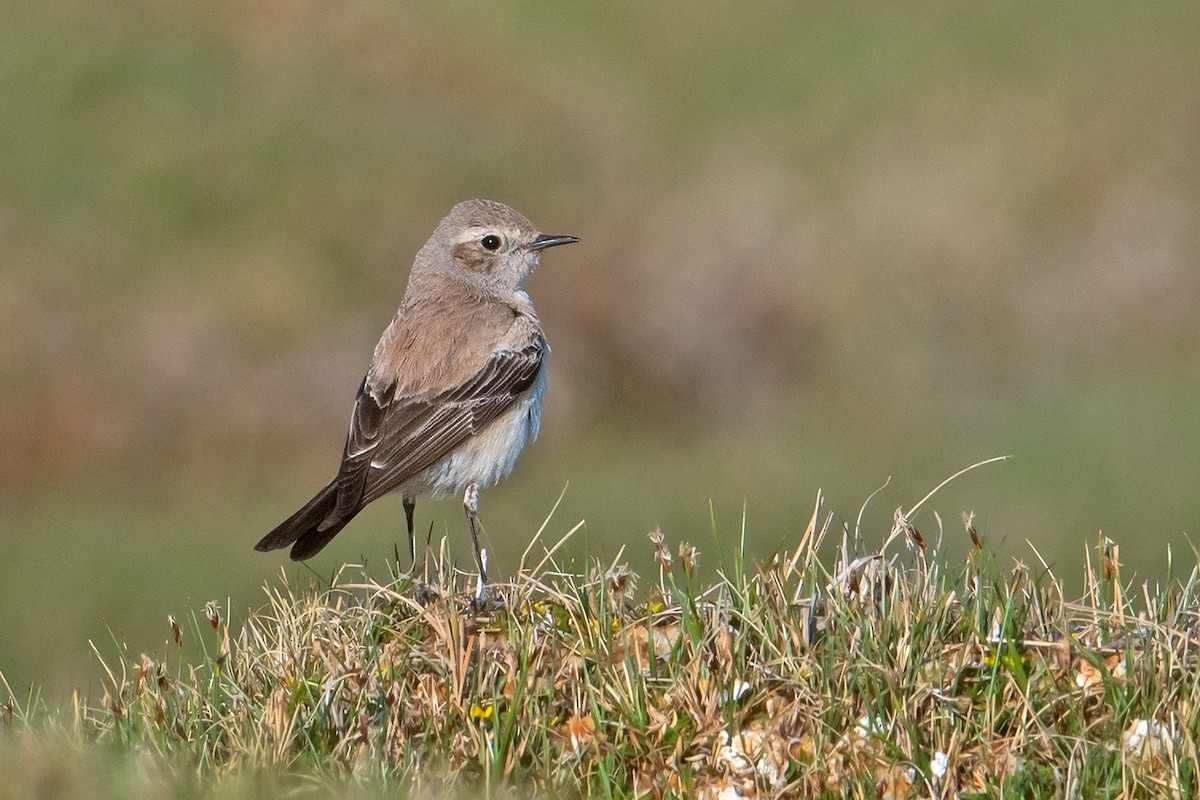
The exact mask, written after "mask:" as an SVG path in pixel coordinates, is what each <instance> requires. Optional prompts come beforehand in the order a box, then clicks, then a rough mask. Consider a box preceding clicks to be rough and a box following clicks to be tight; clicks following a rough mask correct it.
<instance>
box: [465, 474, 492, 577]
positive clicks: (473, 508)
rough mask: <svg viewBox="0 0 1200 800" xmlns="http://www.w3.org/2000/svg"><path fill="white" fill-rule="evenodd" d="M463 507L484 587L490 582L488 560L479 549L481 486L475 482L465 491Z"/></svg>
mask: <svg viewBox="0 0 1200 800" xmlns="http://www.w3.org/2000/svg"><path fill="white" fill-rule="evenodd" d="M463 508H464V509H465V510H466V512H467V522H469V523H470V525H471V543H472V544H473V545H475V563H476V564H478V565H479V583H480V586H481V587H484V586H487V582H488V579H487V561H486V560H485V559H484V557H483V554H482V551H480V549H479V518H478V512H479V487H478V486H476V485H475V484H473V483H472V484H471V485H469V486H468V487H467V490H466V491H465V492H463ZM481 594H482V592H481Z"/></svg>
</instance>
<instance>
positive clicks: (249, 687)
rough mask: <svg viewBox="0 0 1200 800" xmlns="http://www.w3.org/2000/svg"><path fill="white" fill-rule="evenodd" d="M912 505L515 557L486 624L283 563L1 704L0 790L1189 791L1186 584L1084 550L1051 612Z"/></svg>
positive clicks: (441, 570)
mask: <svg viewBox="0 0 1200 800" xmlns="http://www.w3.org/2000/svg"><path fill="white" fill-rule="evenodd" d="M911 516H912V514H911V511H910V512H909V513H907V514H906V513H902V512H901V511H899V510H898V511H897V514H896V521H895V525H894V527H893V528H892V530H891V532H890V534H889V535H888V536H886V537H885V538H884V540H883V542H882V545H881V546H880V544H879V542H878V540H877V541H876V545H875V547H874V548H873V549H868V548H867V543H866V541H865V537H864V536H863V535H861V534H860V532H858V531H855V530H851V529H849V528H848V527H847V528H846V529H843V530H841V531H837V532H836V534H837V535H838V536H840V543H837V542H832V541H831V542H830V544H836V545H837V546H836V548H834V549H836V555H834V556H833V557H832V559H830V558H828V557H826V558H825V559H823V558H822V556H821V553H823V552H826V553H827V552H828V551H829V550H830V548H822V544H823V543H825V542H826V541H827V540H831V539H832V538H833V536H831V519H832V517H831V516H828V515H826V514H825V513H824V512H823V511H822V509H821V503H820V498H818V502H817V506H816V508H815V509H814V512H813V516H812V519H811V521H810V522H809V524H808V526H807V529H806V530H805V532H804V534H803V537H802V539H801V541H800V542H799V543H798V544H797V546H796V547H795V549H794V550H791V551H790V552H781V553H778V554H777V555H776V556H775V557H773V558H772V559H771V560H770V561H769V562H768V563H766V564H763V565H761V566H759V567H757V568H754V569H751V568H749V566H748V565H747V564H745V563H744V562H743V560H742V558H741V552H740V548H737V547H735V546H731V549H734V550H736V551H737V552H735V554H734V556H733V559H732V566H731V568H729V569H727V570H723V571H722V572H721V573H720V576H719V579H718V580H716V581H715V582H713V583H711V584H709V585H705V584H704V582H702V581H701V580H700V579H699V577H698V572H697V558H698V554H697V553H696V551H695V550H694V549H693V548H691V547H690V546H688V545H686V544H682V543H679V544H671V543H668V542H667V541H665V540H664V538H663V537H662V535H661V534H657V533H656V534H651V537H652V539H653V540H654V542H655V546H656V554H657V557H656V563H651V564H647V565H641V567H642V569H641V573H642V574H641V576H639V575H637V574H635V573H634V572H633V571H631V569H630V567H629V566H627V565H624V564H622V563H619V561H618V562H614V563H612V564H607V565H602V564H599V563H597V564H595V565H594V567H593V568H592V569H591V571H590V573H589V574H587V575H578V574H569V573H567V572H564V571H562V570H560V569H559V567H558V565H556V563H555V552H556V550H557V548H558V545H555V546H553V547H549V548H541V550H542V552H543V553H544V555H543V556H541V557H540V558H539V559H537V560H536V562H535V560H533V559H529V558H528V555H529V552H531V551H532V549H533V547H534V545H531V546H530V551H527V552H526V557H527V558H526V559H525V560H523V562H522V568H521V570H520V571H519V573H518V574H517V576H516V577H515V579H514V580H513V581H512V582H511V583H510V584H506V585H504V586H503V587H501V593H502V595H503V598H504V601H505V602H504V606H503V607H502V608H492V609H490V610H478V609H477V608H476V606H478V604H475V603H472V591H471V588H470V581H469V578H467V577H465V576H462V575H456V574H454V572H453V570H452V568H451V567H450V566H449V561H448V559H447V558H446V556H445V552H444V550H443V552H442V553H441V554H440V555H439V556H437V557H431V558H430V559H428V560H427V562H426V565H425V569H424V571H423V574H422V576H421V579H420V580H417V579H415V578H414V577H413V576H411V575H407V574H395V575H394V576H392V577H391V578H390V579H389V580H387V581H384V582H379V581H376V580H373V579H371V578H369V577H366V576H362V577H357V578H356V577H355V576H354V575H353V573H352V570H351V569H350V568H347V569H344V570H343V571H342V572H341V573H340V574H339V575H337V576H336V577H335V578H334V579H333V581H332V582H331V584H330V585H329V586H328V587H325V588H307V589H297V588H295V587H293V586H292V585H290V584H289V582H288V581H287V579H286V577H285V579H284V580H282V581H280V582H279V583H278V584H276V585H273V586H272V587H270V588H269V590H268V591H269V594H270V603H269V605H268V606H267V607H265V608H264V609H263V610H261V611H260V612H258V613H255V614H252V615H250V616H249V617H248V618H247V619H246V620H245V621H244V622H241V623H234V622H233V621H231V620H230V619H229V616H228V612H227V610H225V609H221V608H220V607H218V606H217V605H216V604H213V603H210V604H208V605H207V606H206V607H205V609H204V611H203V614H196V615H194V617H193V618H192V620H191V621H190V624H186V625H184V626H182V628H181V626H179V625H178V624H176V623H175V622H174V620H172V622H171V624H172V626H173V627H174V630H173V638H174V642H175V648H174V652H168V653H164V654H161V655H153V656H152V655H148V654H142V655H138V656H136V657H122V658H119V659H109V663H108V665H107V666H106V670H107V674H108V679H107V686H106V689H105V694H104V696H103V699H102V700H101V701H100V702H99V703H89V702H86V701H84V700H82V699H81V700H79V701H78V702H77V703H76V704H75V708H74V709H72V710H70V711H67V710H61V711H57V712H55V711H52V710H49V709H45V708H44V707H41V704H40V703H38V702H37V701H36V700H32V701H24V702H22V701H19V700H18V699H16V698H12V697H10V698H9V700H8V702H7V705H6V706H4V708H3V710H2V711H3V727H4V728H7V729H8V733H7V734H6V735H4V736H2V737H0V787H8V789H0V797H3V796H20V795H21V793H22V791H28V792H29V793H30V794H38V792H39V791H40V790H41V789H42V788H44V787H45V786H47V785H50V786H53V787H56V791H57V792H59V794H58V796H63V797H83V796H96V795H97V793H98V792H99V793H100V794H102V795H103V794H105V793H106V792H107V793H110V794H112V795H113V796H122V797H141V796H146V797H150V796H155V797H161V796H196V795H200V794H203V795H205V796H212V795H214V794H216V795H218V796H229V797H241V796H247V797H249V796H262V795H264V794H272V793H277V792H284V791H286V792H287V793H289V794H290V795H292V796H307V795H312V796H330V795H336V796H356V797H357V796H364V795H369V796H373V795H375V794H383V793H385V792H387V793H390V794H394V793H395V792H396V791H397V789H400V790H411V791H415V792H417V793H419V794H422V795H426V796H429V795H435V796H440V795H451V796H453V795H457V794H462V793H465V792H468V791H470V792H472V793H478V792H479V791H484V792H486V793H488V794H489V795H494V794H500V795H502V796H507V795H525V794H528V793H533V792H537V793H550V794H556V795H567V796H572V795H577V794H596V795H603V796H608V797H633V796H641V797H670V796H686V797H713V798H716V797H720V798H738V797H776V796H813V797H820V796H829V797H843V796H849V797H885V796H886V797H893V798H903V797H929V796H933V797H951V796H963V797H971V796H979V797H994V796H999V795H1001V794H1003V795H1004V796H1006V797H1010V796H1011V797H1104V796H1118V795H1119V796H1126V797H1166V796H1176V797H1183V796H1196V792H1197V790H1198V789H1200V764H1198V761H1197V752H1196V745H1195V742H1196V738H1197V733H1198V721H1197V720H1198V716H1197V708H1200V691H1198V689H1197V684H1198V682H1200V670H1198V669H1197V659H1196V624H1197V616H1196V611H1197V608H1198V607H1200V597H1198V592H1197V580H1198V572H1197V570H1196V569H1195V568H1193V569H1192V570H1191V572H1190V574H1189V575H1188V576H1187V577H1186V579H1185V580H1182V581H1178V580H1172V581H1170V582H1169V584H1168V585H1167V586H1164V587H1153V588H1151V587H1142V588H1140V589H1138V590H1136V591H1134V590H1133V589H1132V588H1131V587H1130V586H1128V585H1126V584H1125V583H1123V582H1122V580H1121V575H1120V564H1119V550H1118V548H1117V546H1116V545H1114V544H1113V543H1111V542H1101V545H1100V548H1099V550H1098V552H1097V557H1096V559H1094V560H1093V559H1092V558H1091V556H1089V563H1088V573H1087V574H1088V576H1089V577H1088V579H1087V583H1086V587H1085V591H1084V593H1083V596H1082V597H1080V598H1078V599H1074V600H1068V599H1067V598H1066V597H1065V596H1064V589H1063V586H1062V585H1061V582H1060V581H1058V580H1057V579H1056V578H1055V576H1054V575H1053V573H1052V571H1051V570H1050V569H1048V568H1047V567H1045V566H1042V567H1039V568H1030V567H1027V566H1025V565H1020V564H1018V565H1017V566H1016V567H1015V568H1014V569H1011V570H1009V569H1001V568H999V567H998V565H996V564H995V563H993V562H992V561H991V559H990V558H989V556H988V554H987V551H986V549H985V547H984V545H983V543H982V541H981V537H980V536H979V535H978V533H977V532H976V531H975V529H974V527H973V526H972V525H971V521H970V518H969V517H966V516H965V515H964V531H963V532H961V533H952V532H949V531H944V530H941V529H940V528H941V519H940V517H939V518H938V527H939V531H938V537H937V540H938V541H939V542H940V541H942V539H943V537H944V536H947V535H961V536H964V537H967V536H969V537H970V539H971V540H972V541H973V543H974V544H973V549H972V551H971V553H970V555H969V557H968V558H967V560H966V561H965V563H959V564H954V565H951V564H947V563H945V561H944V560H943V559H942V558H941V557H940V556H938V555H936V551H937V549H938V548H937V547H933V548H931V549H930V550H926V549H925V542H924V539H923V537H922V534H921V533H919V532H918V531H917V530H916V528H915V527H913V525H912V524H911V523H910V522H909V520H910V518H911ZM956 527H957V526H956ZM926 533H927V534H928V533H929V531H927V532H926ZM568 536H570V534H568ZM559 544H560V545H561V542H560V543H559ZM1093 561H1094V563H1093ZM10 791H11V792H15V794H12V795H9V794H7V793H8V792H10ZM38 796H44V795H38Z"/></svg>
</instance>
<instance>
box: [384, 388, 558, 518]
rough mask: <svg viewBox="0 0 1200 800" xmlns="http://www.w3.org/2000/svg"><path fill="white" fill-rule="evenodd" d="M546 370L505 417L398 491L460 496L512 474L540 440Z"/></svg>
mask: <svg viewBox="0 0 1200 800" xmlns="http://www.w3.org/2000/svg"><path fill="white" fill-rule="evenodd" d="M545 390H546V370H545V369H543V370H542V372H541V374H540V375H538V378H537V381H536V382H535V383H534V385H533V386H531V387H530V388H529V391H528V392H526V393H525V396H524V397H522V398H520V399H519V400H517V402H515V403H514V404H513V406H512V407H511V408H510V409H509V410H508V411H506V412H504V414H502V415H501V416H499V417H497V418H496V419H495V420H493V421H492V422H491V423H490V424H489V425H488V426H487V427H486V428H484V429H483V430H482V431H480V432H479V433H477V434H475V435H474V436H472V437H471V438H470V439H468V440H467V441H465V442H463V443H462V445H460V446H459V447H458V449H457V450H454V451H453V452H452V453H450V455H448V456H446V457H445V458H444V459H442V460H441V461H439V462H438V463H437V464H434V465H433V466H432V467H430V468H429V469H427V470H425V471H424V472H422V473H421V474H420V475H417V476H416V477H414V478H413V479H412V480H411V481H408V482H407V483H405V484H404V485H402V486H400V487H398V488H397V489H396V490H395V491H396V492H397V493H399V494H402V495H404V496H406V497H416V496H418V495H430V496H433V497H447V496H449V495H452V494H459V493H461V492H463V491H465V490H466V488H467V487H468V486H470V485H471V484H475V485H476V486H477V487H479V488H483V487H485V486H490V485H492V484H493V483H495V482H496V481H498V480H500V479H501V478H503V477H504V476H505V475H507V474H508V473H509V472H511V471H512V468H513V465H514V464H515V463H516V461H517V456H519V455H520V454H521V450H523V449H524V447H525V443H526V442H527V441H529V440H530V439H535V438H537V434H538V427H539V425H540V424H541V416H542V395H543V393H544V392H545Z"/></svg>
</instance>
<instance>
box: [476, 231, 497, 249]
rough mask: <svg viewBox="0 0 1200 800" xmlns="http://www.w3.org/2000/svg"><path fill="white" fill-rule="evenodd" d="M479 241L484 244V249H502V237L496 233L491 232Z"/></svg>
mask: <svg viewBox="0 0 1200 800" xmlns="http://www.w3.org/2000/svg"><path fill="white" fill-rule="evenodd" d="M479 243H480V244H481V245H483V249H484V250H499V249H500V237H499V236H497V235H496V234H494V233H489V234H488V235H487V236H485V237H483V238H482V239H480V240H479Z"/></svg>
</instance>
